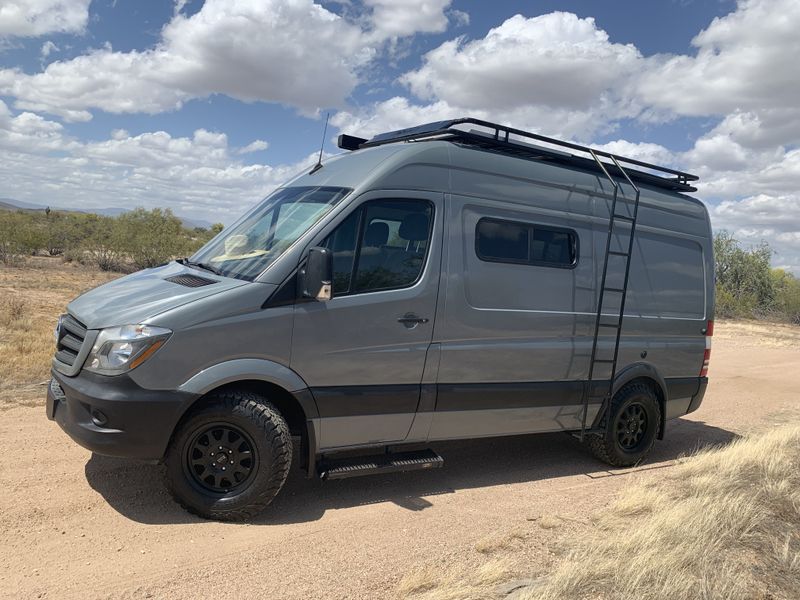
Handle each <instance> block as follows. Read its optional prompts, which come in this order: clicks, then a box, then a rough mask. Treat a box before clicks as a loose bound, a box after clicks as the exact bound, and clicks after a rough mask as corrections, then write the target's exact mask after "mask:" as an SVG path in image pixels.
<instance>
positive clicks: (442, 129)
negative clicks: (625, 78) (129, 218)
mask: <svg viewBox="0 0 800 600" xmlns="http://www.w3.org/2000/svg"><path fill="white" fill-rule="evenodd" d="M464 124H470V125H476V126H478V127H484V128H487V129H490V130H494V131H493V133H492V134H490V135H484V134H480V133H476V132H470V131H464V130H462V129H455V127H456V126H457V125H464ZM511 135H515V136H519V137H522V138H527V139H531V140H536V141H539V142H545V143H547V144H552V145H554V146H560V147H562V148H568V149H570V150H576V151H579V152H583V153H586V154H589V155H590V156H592V158H586V159H584V158H583V157H580V156H574V155H566V156H567V158H565V157H564V156H562V157H560V158H559V157H555V158H556V159H557V160H559V162H565V163H572V164H579V165H582V166H584V167H586V166H588V164H590V163H595V162H597V163H598V164H600V163H599V161H597V157H598V156H602V157H604V158H609V159H611V160H612V161H613V162H614V165H613V166H612V165H611V164H608V163H604V164H605V166H603V164H600V168H601V169H602V170H603V171H606V167H610V168H612V169H614V167H616V169H615V170H618V171H619V174H621V175H623V176H624V177H625V178H626V179H628V173H626V172H625V171H624V170H623V168H622V165H621V164H620V163H626V164H627V165H635V166H637V167H643V168H645V169H650V170H652V171H657V172H659V173H664V174H668V175H673V176H674V178H671V177H664V176H662V175H656V174H653V173H646V172H642V171H638V170H636V171H633V172H632V173H631V174H632V175H633V177H634V178H636V179H639V180H640V181H644V182H646V183H650V184H651V185H657V186H660V187H667V188H670V189H676V190H682V191H696V189H695V188H694V187H692V186H691V185H690V182H692V181H697V180H698V179H699V177H697V175H692V174H690V173H685V172H683V171H678V170H675V169H671V168H669V167H662V166H660V165H656V164H653V163H648V162H645V161H641V160H637V159H635V158H627V157H624V156H620V155H618V154H613V153H611V152H606V151H604V150H598V149H594V148H590V147H588V146H581V145H580V144H575V143H573V142H567V141H564V140H559V139H556V138H551V137H547V136H544V135H539V134H538V133H532V132H530V131H524V130H522V129H516V128H514V127H506V126H504V125H498V124H497V123H491V122H489V121H484V120H482V119H474V118H472V117H463V118H460V119H451V120H449V121H437V122H435V123H428V124H425V125H420V126H418V127H411V128H409V129H400V130H397V131H389V132H386V133H382V134H379V135H376V136H375V137H373V138H372V139H371V140H368V141H366V142H364V143H361V144H360V146H359V147H361V148H370V147H373V146H381V145H384V144H392V143H397V142H404V141H412V140H422V139H426V138H444V139H460V140H462V141H465V142H467V143H473V144H476V145H479V146H480V145H483V146H487V147H490V148H492V149H495V150H500V151H505V152H508V153H511V154H524V153H526V154H527V155H528V156H529V157H535V156H534V155H536V154H539V155H540V156H538V158H547V159H551V160H552V159H554V156H552V155H549V154H548V151H551V150H550V149H549V148H542V147H531V146H530V145H526V144H522V143H515V142H514V140H511V139H510V136H511ZM551 152H553V154H556V153H557V151H555V150H552V151H551ZM559 154H561V153H559ZM604 174H605V175H606V177H608V176H609V174H608V172H605V173H604Z"/></svg>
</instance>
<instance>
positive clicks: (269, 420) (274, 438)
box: [166, 391, 292, 521]
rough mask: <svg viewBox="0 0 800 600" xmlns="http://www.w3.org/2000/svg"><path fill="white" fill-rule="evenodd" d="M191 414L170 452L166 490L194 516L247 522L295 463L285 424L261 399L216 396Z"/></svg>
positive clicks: (229, 394)
mask: <svg viewBox="0 0 800 600" xmlns="http://www.w3.org/2000/svg"><path fill="white" fill-rule="evenodd" d="M209 400H210V402H209V403H208V404H207V405H205V406H204V407H203V408H201V409H199V410H198V411H196V412H195V413H193V414H191V415H190V416H189V418H188V419H186V420H185V421H184V422H183V423H182V424H181V426H180V427H179V429H178V431H176V432H175V435H174V436H173V440H172V443H171V444H170V447H169V449H168V451H167V460H166V463H167V487H168V488H169V490H170V492H171V493H172V496H173V497H174V498H175V499H176V500H177V501H178V502H179V503H180V504H181V505H182V506H183V507H184V508H185V509H186V510H188V511H189V512H192V513H194V514H196V515H199V516H201V517H205V518H208V519H220V520H227V521H233V520H242V519H248V518H251V517H253V516H255V515H256V514H258V513H259V512H261V511H262V510H264V508H266V507H267V505H269V503H270V502H272V500H273V498H275V496H276V495H277V494H278V492H279V491H280V489H281V487H283V483H284V481H285V480H286V476H287V475H288V473H289V466H290V464H291V459H292V438H291V435H290V433H289V427H288V426H287V424H286V421H285V420H284V418H283V417H282V416H281V414H280V413H279V412H278V410H277V409H276V408H275V407H274V406H272V404H270V403H269V402H268V401H266V400H265V399H264V398H262V397H261V396H259V395H257V394H253V393H250V392H240V391H226V392H220V393H217V394H215V395H214V396H213V397H212V398H210V399H209Z"/></svg>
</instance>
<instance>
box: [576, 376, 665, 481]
mask: <svg viewBox="0 0 800 600" xmlns="http://www.w3.org/2000/svg"><path fill="white" fill-rule="evenodd" d="M608 414H609V417H608V418H607V419H606V427H605V433H604V434H602V435H591V436H589V437H588V438H587V439H586V444H587V445H588V446H589V449H590V450H591V451H592V454H594V455H595V456H596V457H597V458H599V459H600V460H602V461H603V462H606V463H608V464H610V465H612V466H614V467H630V466H633V465H636V464H638V463H640V462H642V461H643V460H644V459H645V457H646V456H647V455H648V454H649V453H650V450H652V448H653V444H655V441H656V437H657V436H658V431H659V428H660V427H661V409H660V407H659V404H658V398H656V395H655V393H654V392H653V388H651V387H650V386H649V385H647V384H645V383H641V382H634V383H629V384H628V385H626V386H624V387H623V388H622V389H620V390H619V391H618V392H617V393H616V394H615V395H614V398H613V399H612V401H611V406H610V408H609V411H608Z"/></svg>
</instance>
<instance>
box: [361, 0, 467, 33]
mask: <svg viewBox="0 0 800 600" xmlns="http://www.w3.org/2000/svg"><path fill="white" fill-rule="evenodd" d="M363 1H364V5H365V6H366V7H367V8H369V9H371V11H372V13H371V15H370V18H369V20H370V23H371V28H372V32H373V35H374V37H375V39H377V40H385V39H391V38H399V37H405V36H408V35H412V34H415V33H441V32H442V31H444V30H445V29H447V25H448V18H447V15H445V10H446V9H447V7H449V6H450V4H451V2H452V0H403V1H402V2H398V1H397V0H363Z"/></svg>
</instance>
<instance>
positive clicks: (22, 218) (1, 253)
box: [0, 210, 46, 265]
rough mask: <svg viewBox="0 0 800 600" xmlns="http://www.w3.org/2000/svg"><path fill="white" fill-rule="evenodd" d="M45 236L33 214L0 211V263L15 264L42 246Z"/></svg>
mask: <svg viewBox="0 0 800 600" xmlns="http://www.w3.org/2000/svg"><path fill="white" fill-rule="evenodd" d="M45 239H46V235H45V232H44V229H43V227H42V224H41V223H40V222H39V221H38V219H37V218H36V215H35V214H34V213H27V212H23V211H7V210H3V211H0V262H2V263H3V264H5V265H12V264H16V263H17V262H19V261H20V260H21V258H22V257H23V256H30V255H31V254H35V253H36V251H37V250H39V249H40V248H42V247H43V246H44V243H45Z"/></svg>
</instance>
